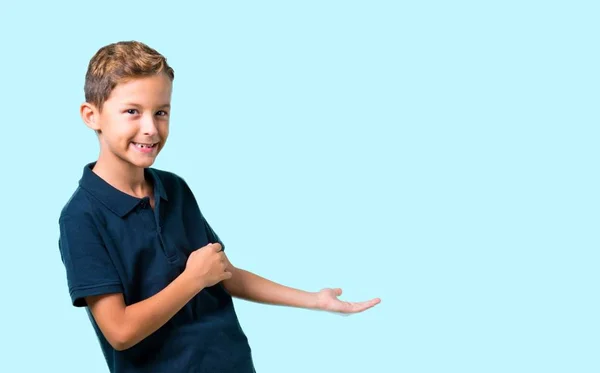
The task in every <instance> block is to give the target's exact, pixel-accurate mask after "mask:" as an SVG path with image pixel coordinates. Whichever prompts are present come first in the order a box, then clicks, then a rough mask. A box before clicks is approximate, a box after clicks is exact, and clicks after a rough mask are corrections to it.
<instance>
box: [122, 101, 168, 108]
mask: <svg viewBox="0 0 600 373" xmlns="http://www.w3.org/2000/svg"><path fill="white" fill-rule="evenodd" d="M123 106H137V107H141V106H142V105H140V104H136V103H135V102H125V103H123ZM159 108H169V109H170V108H171V104H162V105H160V106H159Z"/></svg>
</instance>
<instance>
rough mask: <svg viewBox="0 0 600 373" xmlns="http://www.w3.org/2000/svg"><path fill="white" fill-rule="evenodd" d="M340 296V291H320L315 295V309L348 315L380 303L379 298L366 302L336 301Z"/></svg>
mask: <svg viewBox="0 0 600 373" xmlns="http://www.w3.org/2000/svg"><path fill="white" fill-rule="evenodd" d="M340 295H342V289H339V288H335V289H329V288H326V289H322V290H321V291H319V292H318V293H317V309H319V310H322V311H329V312H339V313H346V314H350V313H358V312H362V311H365V310H367V309H369V308H371V307H373V306H375V305H376V304H379V302H381V299H379V298H374V299H371V300H369V301H366V302H344V301H341V300H339V299H338V297H339V296H340Z"/></svg>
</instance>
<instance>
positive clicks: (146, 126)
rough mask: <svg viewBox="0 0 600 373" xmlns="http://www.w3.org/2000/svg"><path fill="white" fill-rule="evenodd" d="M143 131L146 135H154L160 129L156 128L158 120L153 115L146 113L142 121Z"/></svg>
mask: <svg viewBox="0 0 600 373" xmlns="http://www.w3.org/2000/svg"><path fill="white" fill-rule="evenodd" d="M140 126H141V128H140V129H141V131H142V133H143V134H144V135H148V136H154V135H155V134H156V133H157V132H158V129H157V128H156V120H155V118H154V116H153V115H146V116H144V117H143V118H142V121H141V123H140Z"/></svg>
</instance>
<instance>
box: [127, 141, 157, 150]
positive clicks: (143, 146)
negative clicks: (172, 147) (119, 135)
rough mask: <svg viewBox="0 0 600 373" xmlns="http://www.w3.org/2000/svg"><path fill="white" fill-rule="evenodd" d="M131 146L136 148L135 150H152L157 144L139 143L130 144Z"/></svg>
mask: <svg viewBox="0 0 600 373" xmlns="http://www.w3.org/2000/svg"><path fill="white" fill-rule="evenodd" d="M132 144H133V145H134V146H135V147H136V148H140V149H149V148H154V147H155V146H156V145H157V144H158V143H157V142H155V143H153V144H144V143H140V142H132Z"/></svg>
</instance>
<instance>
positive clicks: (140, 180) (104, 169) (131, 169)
mask: <svg viewBox="0 0 600 373" xmlns="http://www.w3.org/2000/svg"><path fill="white" fill-rule="evenodd" d="M92 171H94V173H96V175H98V176H100V177H101V178H102V179H104V180H105V181H106V182H107V183H109V184H110V185H112V186H113V187H115V188H116V189H118V190H120V191H121V192H123V193H127V194H129V195H132V196H134V197H138V198H143V197H146V196H151V195H152V193H151V191H150V188H149V185H148V183H147V182H146V180H145V178H144V169H143V168H140V167H136V166H134V165H132V164H131V163H128V162H125V161H124V160H122V159H120V158H118V157H116V156H114V155H113V154H110V155H107V154H106V153H104V152H100V156H99V157H98V161H97V162H96V165H95V166H94V168H93V170H92Z"/></svg>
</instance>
